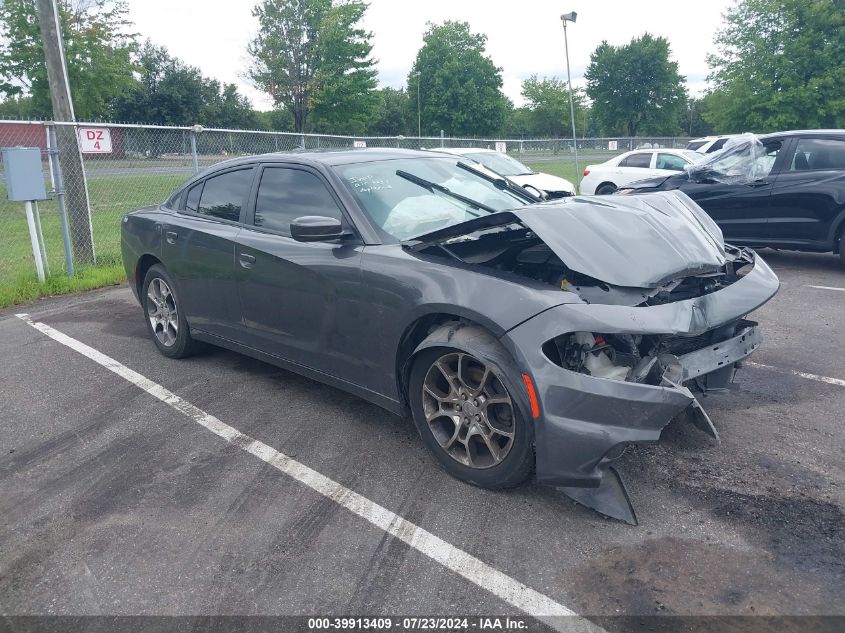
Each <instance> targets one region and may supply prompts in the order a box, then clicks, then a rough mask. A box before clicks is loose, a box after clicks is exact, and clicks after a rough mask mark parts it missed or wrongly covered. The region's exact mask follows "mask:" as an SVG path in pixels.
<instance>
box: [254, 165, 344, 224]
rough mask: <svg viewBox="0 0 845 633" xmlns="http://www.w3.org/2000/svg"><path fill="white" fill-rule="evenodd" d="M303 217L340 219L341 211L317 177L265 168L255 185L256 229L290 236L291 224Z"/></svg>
mask: <svg viewBox="0 0 845 633" xmlns="http://www.w3.org/2000/svg"><path fill="white" fill-rule="evenodd" d="M305 215H321V216H324V217H330V218H337V219H338V220H342V219H343V213H342V212H341V210H340V207H338V205H337V203H336V202H335V199H334V198H333V197H332V195H331V193H329V190H328V189H327V188H326V185H325V184H323V181H322V180H320V179H319V178H318V177H317V176H315V175H314V174H312V173H311V172H308V171H303V170H301V169H291V168H288V167H266V168H265V169H264V171H263V172H262V173H261V182H260V183H259V184H258V197H257V199H256V201H255V220H254V224H255V226H257V227H261V228H264V229H271V230H273V231H279V232H280V233H284V234H285V235H290V223H291V222H292V221H293V220H295V219H296V218H301V217H302V216H305Z"/></svg>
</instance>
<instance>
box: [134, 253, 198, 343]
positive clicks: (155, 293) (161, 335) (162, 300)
mask: <svg viewBox="0 0 845 633" xmlns="http://www.w3.org/2000/svg"><path fill="white" fill-rule="evenodd" d="M141 303H142V304H143V307H144V316H145V317H146V322H147V331H148V332H149V333H150V337H151V338H152V339H153V343H155V345H156V347H157V348H158V351H160V352H161V353H162V354H164V355H165V356H167V357H169V358H184V357H186V356H190V355H191V354H193V353H194V352H195V351H196V350H197V343H196V342H195V341H194V340H193V339H192V338H191V332H190V328H189V327H188V322H187V321H186V320H185V314H184V311H183V310H182V308H181V306H180V305H179V299H178V297H177V296H176V292H175V290H174V284H173V281H172V280H171V279H170V276H169V275H168V274H167V271H166V270H165V268H164V266H161V265H160V264H156V265H155V266H152V267H150V269H149V271H147V275H146V277H144V283H143V285H142V286H141Z"/></svg>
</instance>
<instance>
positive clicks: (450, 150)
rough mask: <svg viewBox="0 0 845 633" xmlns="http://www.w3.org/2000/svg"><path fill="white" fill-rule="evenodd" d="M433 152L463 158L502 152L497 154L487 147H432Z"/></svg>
mask: <svg viewBox="0 0 845 633" xmlns="http://www.w3.org/2000/svg"><path fill="white" fill-rule="evenodd" d="M431 151H432V152H442V153H444V154H457V155H458V156H462V155H464V154H497V153H501V152H497V151H496V150H494V149H488V148H486V147H432V148H431Z"/></svg>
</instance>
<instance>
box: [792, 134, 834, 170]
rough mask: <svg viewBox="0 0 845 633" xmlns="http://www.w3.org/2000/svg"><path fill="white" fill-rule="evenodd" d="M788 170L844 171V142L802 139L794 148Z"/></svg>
mask: <svg viewBox="0 0 845 633" xmlns="http://www.w3.org/2000/svg"><path fill="white" fill-rule="evenodd" d="M790 169H791V170H792V171H804V170H812V169H845V140H839V139H829V138H802V139H801V140H800V141H798V147H797V148H795V156H794V157H793V158H792V166H791V167H790Z"/></svg>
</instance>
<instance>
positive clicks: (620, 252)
mask: <svg viewBox="0 0 845 633" xmlns="http://www.w3.org/2000/svg"><path fill="white" fill-rule="evenodd" d="M512 213H513V214H514V215H516V216H517V217H518V218H519V219H520V220H521V221H522V223H523V224H525V225H526V226H527V227H528V228H530V229H531V230H532V231H534V233H536V234H537V236H538V237H539V238H540V239H542V240H543V241H544V242H545V243H546V244H547V245H548V246H549V248H551V249H552V250H553V251H554V252H555V254H556V255H557V256H558V257H560V259H561V261H563V263H564V264H566V266H567V267H568V268H571V269H572V270H574V271H576V272H579V273H582V274H585V275H589V276H590V277H594V278H595V279H599V280H601V281H604V282H606V283H609V284H612V285H614V286H629V287H638V288H649V287H651V288H653V287H657V286H660V285H662V284H664V283H666V282H667V281H670V280H672V279H678V278H681V277H687V276H690V275H696V274H702V273H706V272H712V271H716V270H719V269H720V268H721V267H722V266H724V265H725V262H726V261H727V260H726V256H725V242H724V238H723V237H722V231H721V230H720V229H719V227H718V226H717V225H716V223H715V222H714V221H713V220H712V219H711V218H710V216H708V215H707V214H706V213H705V212H704V211H703V210H702V209H701V207H699V206H698V205H697V204H696V203H695V202H693V201H692V199H691V198H690V197H689V196H687V195H686V194H685V193H683V192H680V191H659V192H655V193H651V194H645V195H640V196H578V197H575V198H564V199H562V200H557V201H554V202H545V203H542V204H537V205H531V206H528V207H523V208H521V209H514V210H513V211H512Z"/></svg>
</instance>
